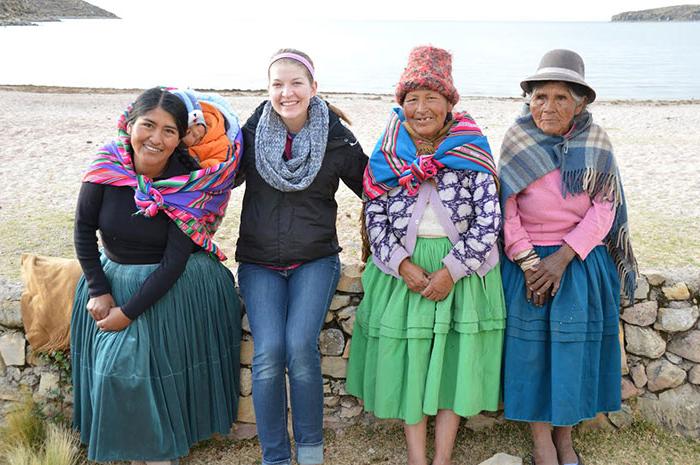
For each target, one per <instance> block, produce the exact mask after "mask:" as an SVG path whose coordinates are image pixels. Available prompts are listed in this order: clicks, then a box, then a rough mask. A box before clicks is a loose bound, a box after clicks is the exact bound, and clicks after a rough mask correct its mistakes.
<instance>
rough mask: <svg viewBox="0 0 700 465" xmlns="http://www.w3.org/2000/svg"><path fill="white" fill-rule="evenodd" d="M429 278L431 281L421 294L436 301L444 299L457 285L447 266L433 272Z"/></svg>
mask: <svg viewBox="0 0 700 465" xmlns="http://www.w3.org/2000/svg"><path fill="white" fill-rule="evenodd" d="M429 278H430V283H429V284H428V287H426V288H425V289H424V290H423V292H421V295H422V296H423V297H425V298H426V299H428V300H432V301H434V302H439V301H441V300H444V299H445V297H447V295H448V294H449V293H450V291H452V288H453V287H454V285H455V283H454V281H452V276H451V275H450V272H449V271H448V270H447V268H440V269H439V270H437V271H436V272H434V273H431V274H430V275H429Z"/></svg>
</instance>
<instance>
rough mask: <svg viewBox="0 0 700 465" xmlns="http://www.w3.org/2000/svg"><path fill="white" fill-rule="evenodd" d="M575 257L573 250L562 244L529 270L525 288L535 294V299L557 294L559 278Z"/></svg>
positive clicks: (526, 275)
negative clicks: (548, 294) (530, 272)
mask: <svg viewBox="0 0 700 465" xmlns="http://www.w3.org/2000/svg"><path fill="white" fill-rule="evenodd" d="M575 256H576V252H574V249H572V248H571V247H569V244H566V243H564V245H562V246H561V247H560V248H559V250H557V251H556V252H554V253H553V254H551V255H549V256H547V257H545V258H543V259H541V260H540V263H539V264H537V265H536V266H535V267H533V268H532V269H531V270H529V271H532V274H531V275H530V276H529V277H528V273H527V272H526V273H525V281H526V286H527V287H528V289H529V290H530V291H532V292H534V293H535V299H537V296H539V295H546V294H547V293H550V294H551V295H552V296H554V295H555V294H556V293H557V291H558V290H559V284H560V282H561V277H562V276H563V275H564V271H566V267H567V266H568V265H569V263H571V260H573V259H574V257H575ZM550 289H551V291H550ZM535 305H537V304H535Z"/></svg>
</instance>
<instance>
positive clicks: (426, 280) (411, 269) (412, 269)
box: [399, 258, 454, 302]
mask: <svg viewBox="0 0 700 465" xmlns="http://www.w3.org/2000/svg"><path fill="white" fill-rule="evenodd" d="M399 275H400V276H401V278H402V279H403V281H404V282H405V283H406V286H408V288H409V289H410V290H411V291H413V292H415V293H418V294H420V295H422V296H423V297H425V298H426V299H428V300H432V301H434V302H439V301H441V300H443V299H445V297H447V295H448V294H449V293H450V291H451V290H452V287H454V281H452V276H450V272H449V271H448V270H447V268H440V269H439V270H437V271H435V272H433V273H428V272H427V271H425V270H424V269H423V268H421V267H420V266H418V265H416V264H415V263H413V262H411V260H410V259H409V258H405V259H404V260H403V261H402V262H401V264H400V265H399Z"/></svg>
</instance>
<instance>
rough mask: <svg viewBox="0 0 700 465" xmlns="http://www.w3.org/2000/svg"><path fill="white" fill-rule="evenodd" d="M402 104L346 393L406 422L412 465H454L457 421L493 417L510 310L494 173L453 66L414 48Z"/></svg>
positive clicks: (381, 173)
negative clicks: (462, 104) (431, 444)
mask: <svg viewBox="0 0 700 465" xmlns="http://www.w3.org/2000/svg"><path fill="white" fill-rule="evenodd" d="M396 101H397V102H398V103H399V105H401V107H400V108H396V109H394V110H393V111H392V113H391V116H390V118H389V123H388V126H387V128H386V130H385V131H384V133H383V134H382V136H381V137H380V139H379V141H378V142H377V145H376V147H375V149H374V151H373V153H372V155H371V157H370V161H369V165H368V166H367V170H366V171H365V178H364V184H363V187H364V193H365V196H366V197H365V199H366V201H365V205H364V211H365V215H364V220H365V225H366V228H365V231H364V232H365V234H366V239H367V245H368V246H369V251H368V252H371V256H372V259H371V260H370V261H368V262H367V267H366V269H365V272H364V274H363V276H362V284H363V286H364V290H365V296H364V299H363V300H362V303H361V304H360V306H359V307H358V309H357V317H356V321H355V328H354V330H353V340H352V346H351V352H350V361H349V365H348V377H347V386H346V387H347V390H348V392H350V393H351V394H353V395H355V396H357V397H359V398H361V399H363V400H364V406H365V409H366V410H367V411H369V412H372V413H374V415H375V416H377V417H379V418H398V419H401V420H403V421H404V422H405V426H404V429H405V435H406V443H407V447H408V463H409V464H411V465H425V464H427V463H428V459H427V457H426V436H427V433H426V431H427V417H428V416H435V456H434V457H433V460H432V463H433V465H443V464H449V463H450V459H451V456H452V449H453V446H454V440H455V436H456V434H457V429H458V427H459V422H460V417H467V416H471V415H476V414H477V413H479V412H481V411H482V410H490V411H495V410H497V409H498V401H499V397H500V382H501V378H500V371H501V350H502V344H503V329H504V326H505V306H504V301H503V290H502V287H501V275H500V270H499V267H498V266H497V264H498V248H497V246H496V238H497V237H498V232H499V228H500V225H501V215H500V207H499V199H498V189H497V176H496V169H495V165H494V161H493V157H492V156H491V150H490V148H489V144H488V141H487V140H486V137H485V136H484V135H483V134H482V133H481V130H480V129H479V127H478V126H477V124H476V123H475V122H474V120H473V119H472V118H471V116H469V115H468V114H467V113H461V112H453V108H454V105H455V104H456V103H457V102H458V101H459V94H458V93H457V90H456V89H455V86H454V84H453V82H452V57H451V55H450V54H449V53H448V52H447V51H445V50H442V49H439V48H435V47H430V46H424V47H417V48H415V49H414V50H413V51H412V52H411V54H410V56H409V61H408V66H407V67H406V69H405V70H404V73H403V75H402V76H401V79H400V81H399V84H398V86H397V88H396Z"/></svg>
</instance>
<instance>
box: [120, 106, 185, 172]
mask: <svg viewBox="0 0 700 465" xmlns="http://www.w3.org/2000/svg"><path fill="white" fill-rule="evenodd" d="M126 130H127V133H128V134H129V135H130V136H131V147H132V148H133V150H134V168H135V169H136V172H137V173H138V174H142V175H144V176H148V177H149V178H155V177H158V176H159V175H160V174H161V173H162V172H163V170H165V166H166V165H167V163H168V160H169V159H170V156H171V155H172V154H173V152H174V151H175V149H176V148H177V146H178V144H179V143H180V135H179V134H178V130H177V125H176V124H175V118H173V116H172V115H171V114H170V113H168V112H167V111H165V110H164V109H162V108H160V107H156V108H154V109H153V110H150V111H148V112H146V113H144V114H143V115H141V116H139V117H138V118H136V120H135V121H134V122H132V123H129V124H128V125H127V128H126Z"/></svg>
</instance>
